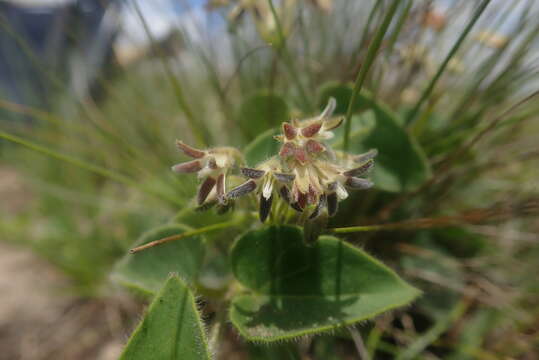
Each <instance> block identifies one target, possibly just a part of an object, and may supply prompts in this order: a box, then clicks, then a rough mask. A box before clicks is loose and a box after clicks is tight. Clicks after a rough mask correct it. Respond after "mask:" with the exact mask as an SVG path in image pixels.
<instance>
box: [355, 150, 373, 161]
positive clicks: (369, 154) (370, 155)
mask: <svg viewBox="0 0 539 360" xmlns="http://www.w3.org/2000/svg"><path fill="white" fill-rule="evenodd" d="M376 155H378V150H377V149H370V150H369V151H367V152H366V153H364V154H361V155H358V156H356V157H355V158H354V161H355V162H357V163H363V162H365V161H369V160H370V159H374V158H375V157H376Z"/></svg>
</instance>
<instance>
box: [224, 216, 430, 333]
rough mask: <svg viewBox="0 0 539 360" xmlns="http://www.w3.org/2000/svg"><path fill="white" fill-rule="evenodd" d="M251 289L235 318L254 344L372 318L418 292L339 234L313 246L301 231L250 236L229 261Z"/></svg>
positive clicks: (280, 229)
mask: <svg viewBox="0 0 539 360" xmlns="http://www.w3.org/2000/svg"><path fill="white" fill-rule="evenodd" d="M230 258H231V259H230V261H231V266H232V271H233V273H234V275H235V276H236V278H237V280H238V281H239V282H240V283H241V284H243V285H244V286H245V287H247V288H248V289H250V290H251V291H249V292H247V293H244V294H240V295H237V296H236V297H234V298H233V300H232V306H231V308H230V318H231V320H232V322H233V323H234V325H235V326H236V327H237V328H238V330H239V331H240V333H241V334H242V335H243V336H245V337H246V338H247V339H248V340H254V341H264V342H271V341H279V340H287V339H292V338H294V337H297V336H301V335H308V334H316V333H320V332H323V331H329V330H334V329H337V328H339V327H342V326H346V325H350V324H354V323H356V322H358V321H361V320H365V319H369V318H371V317H373V316H375V315H377V314H379V313H382V312H384V311H387V310H390V309H392V308H395V307H398V306H402V305H405V304H408V303H409V302H410V301H412V300H413V299H414V298H415V297H416V296H418V294H419V291H418V290H417V289H415V288H413V287H411V286H410V285H408V284H406V283H405V282H404V281H403V280H401V279H400V278H399V277H398V276H397V275H396V274H395V273H394V272H393V271H391V270H390V269H389V268H387V267H386V266H384V265H383V264H382V263H380V262H379V261H377V260H375V259H373V258H372V257H370V256H369V255H367V254H366V253H364V252H363V251H361V250H359V249H357V248H355V247H353V246H351V245H349V244H347V243H345V242H343V241H341V240H339V239H337V238H335V237H332V236H321V237H320V238H319V240H318V241H317V243H316V244H314V245H313V246H310V247H307V246H305V244H304V243H303V235H302V231H301V230H300V229H299V228H296V227H292V226H272V227H268V228H264V229H262V230H256V231H250V232H248V233H246V234H245V235H243V236H242V237H240V238H239V239H238V240H237V241H236V243H235V244H234V245H233V247H232V250H231V255H230Z"/></svg>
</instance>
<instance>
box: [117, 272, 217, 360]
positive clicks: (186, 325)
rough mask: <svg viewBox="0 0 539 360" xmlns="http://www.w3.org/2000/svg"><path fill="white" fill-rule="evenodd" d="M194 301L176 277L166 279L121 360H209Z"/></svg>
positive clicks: (208, 352) (202, 329) (206, 344)
mask: <svg viewBox="0 0 539 360" xmlns="http://www.w3.org/2000/svg"><path fill="white" fill-rule="evenodd" d="M210 358H211V355H210V351H209V349H208V341H207V339H206V334H205V333H204V326H203V324H202V321H201V320H200V315H199V313H198V310H197V307H196V303H195V298H194V296H193V294H192V293H191V292H190V291H189V289H188V288H187V286H186V285H185V284H184V283H183V282H182V281H181V280H180V278H179V277H178V276H176V275H173V276H171V277H169V278H168V280H167V281H166V283H165V285H164V286H163V288H162V290H161V291H160V292H159V294H158V295H157V296H156V298H155V299H154V301H153V302H152V304H151V305H150V307H149V308H148V310H147V313H146V315H145V316H144V319H142V322H141V323H140V324H139V325H138V327H137V328H136V329H135V331H134V332H133V335H132V336H131V338H130V339H129V342H128V343H127V346H126V348H125V350H124V352H123V354H122V355H121V357H120V359H121V360H138V359H140V360H147V359H154V360H180V359H181V360H199V359H210Z"/></svg>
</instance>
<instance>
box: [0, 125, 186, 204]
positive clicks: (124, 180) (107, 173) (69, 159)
mask: <svg viewBox="0 0 539 360" xmlns="http://www.w3.org/2000/svg"><path fill="white" fill-rule="evenodd" d="M0 139H5V140H8V141H11V142H14V143H16V144H19V145H22V146H24V147H26V148H28V149H30V150H34V151H37V152H38V153H41V154H44V155H46V156H49V157H51V158H54V159H57V160H61V161H64V162H66V163H69V164H71V165H75V166H78V167H79V168H81V169H84V170H87V171H90V172H93V173H95V174H98V175H101V176H104V177H106V178H109V179H111V180H114V181H116V182H119V183H121V184H124V185H128V186H132V187H134V188H137V189H139V190H141V191H143V192H145V193H147V194H149V195H152V196H155V197H157V198H159V199H161V200H164V201H166V202H168V203H172V204H174V205H176V206H178V205H179V206H182V205H183V203H181V202H178V201H176V200H174V199H171V198H169V197H167V196H165V195H164V194H161V193H160V192H156V191H154V190H152V189H150V188H147V187H145V186H144V185H142V184H141V183H140V182H138V181H136V180H133V179H131V178H129V177H127V176H125V175H122V174H119V173H117V172H114V171H111V170H109V169H106V168H104V167H101V166H98V165H95V164H91V163H88V162H86V161H84V160H81V159H77V158H75V157H73V156H69V155H66V154H62V153H60V152H58V151H55V150H51V149H47V148H46V147H44V146H41V145H38V144H34V143H32V142H30V141H28V140H25V139H23V138H21V137H18V136H16V135H12V134H8V133H6V132H3V131H0Z"/></svg>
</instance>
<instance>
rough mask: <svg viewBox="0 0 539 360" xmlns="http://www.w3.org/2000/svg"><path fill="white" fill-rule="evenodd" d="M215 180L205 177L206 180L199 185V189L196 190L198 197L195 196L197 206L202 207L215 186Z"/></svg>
mask: <svg viewBox="0 0 539 360" xmlns="http://www.w3.org/2000/svg"><path fill="white" fill-rule="evenodd" d="M215 183H216V181H215V179H214V178H212V177H207V178H206V180H204V181H203V182H202V184H200V187H199V188H198V195H197V203H198V205H202V204H203V203H204V201H205V200H206V198H207V197H208V195H209V194H210V192H211V191H212V189H213V187H214V186H215Z"/></svg>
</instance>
